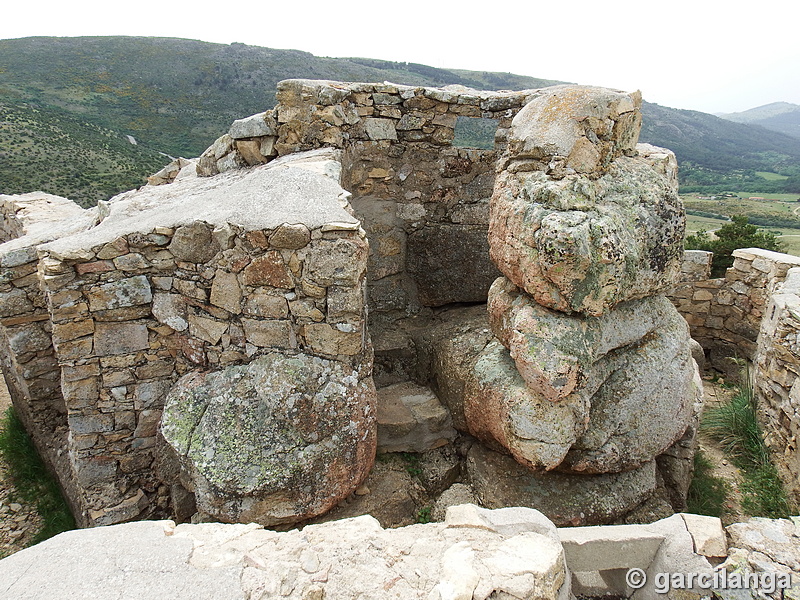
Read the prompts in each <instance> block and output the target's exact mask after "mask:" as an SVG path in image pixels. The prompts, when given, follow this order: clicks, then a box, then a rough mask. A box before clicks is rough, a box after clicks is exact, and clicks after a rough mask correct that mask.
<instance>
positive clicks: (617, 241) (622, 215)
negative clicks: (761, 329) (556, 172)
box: [489, 156, 685, 316]
mask: <svg viewBox="0 0 800 600" xmlns="http://www.w3.org/2000/svg"><path fill="white" fill-rule="evenodd" d="M684 230H685V216H684V214H683V209H682V205H681V202H680V199H679V198H678V196H677V192H676V191H675V189H674V183H673V182H672V181H671V180H669V179H667V177H666V176H665V175H662V174H661V173H659V172H657V171H655V170H654V169H653V168H652V167H651V165H650V164H649V163H648V161H647V160H646V159H644V158H637V157H626V156H621V157H619V158H617V159H616V160H615V161H614V162H612V163H611V164H610V165H609V166H608V168H607V170H606V172H604V173H603V174H602V175H601V176H600V177H599V178H597V179H592V178H590V177H589V176H587V175H583V174H580V175H579V174H573V175H566V176H564V177H563V178H554V177H552V176H549V175H548V174H547V173H545V172H543V171H521V172H513V171H512V170H506V171H503V172H501V173H499V174H498V177H497V180H496V182H495V190H494V195H493V197H492V202H491V207H490V222H489V247H490V251H491V257H492V260H493V261H494V263H495V264H496V265H497V266H498V267H499V268H500V270H501V271H502V272H503V274H504V275H505V276H506V277H508V278H509V279H510V280H511V281H512V282H514V284H516V285H517V286H519V287H521V288H523V289H524V290H525V291H526V292H527V293H529V294H530V295H531V296H532V297H533V298H534V300H535V301H536V302H537V303H539V304H541V305H543V306H546V307H548V308H552V309H554V310H559V311H564V312H579V313H583V314H587V315H593V316H598V315H601V314H603V313H604V312H606V311H607V310H609V309H610V308H611V307H613V306H614V305H616V304H618V303H619V302H623V301H625V300H631V299H634V298H642V297H645V296H650V295H653V294H657V293H659V292H661V291H663V290H664V289H665V288H667V287H669V286H670V285H671V284H672V283H673V282H674V280H675V278H676V277H677V275H678V274H679V273H680V269H681V261H682V258H683V248H682V242H683V235H684Z"/></svg>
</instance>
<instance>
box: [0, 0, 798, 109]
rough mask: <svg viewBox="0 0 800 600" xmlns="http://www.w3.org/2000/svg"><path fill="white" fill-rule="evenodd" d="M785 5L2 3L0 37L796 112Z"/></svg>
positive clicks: (691, 1) (618, 1)
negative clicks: (192, 45)
mask: <svg viewBox="0 0 800 600" xmlns="http://www.w3.org/2000/svg"><path fill="white" fill-rule="evenodd" d="M799 25H800V3H797V4H796V3H795V2H794V1H792V0H759V1H755V2H754V1H748V2H743V1H741V0H727V1H725V2H722V1H718V0H670V1H661V2H654V1H648V0H636V1H633V0H609V1H608V2H602V1H600V0H571V1H570V0H549V1H547V2H543V1H542V0H529V1H527V2H485V1H484V2H481V1H478V2H456V1H453V0H451V1H436V0H433V1H431V0H427V1H425V2H422V1H419V0H405V1H401V2H386V1H384V0H373V1H371V2H366V1H364V0H345V1H336V0H329V1H327V2H321V1H318V0H294V1H292V0H280V1H278V2H276V1H274V0H260V1H256V2H222V1H221V0H216V2H213V3H212V2H205V1H203V0H199V1H195V2H185V3H181V2H163V0H158V1H156V0H136V1H133V2H114V1H111V0H104V1H102V2H98V1H94V0H92V1H89V0H76V1H73V2H64V1H63V0H58V1H53V0H39V1H38V2H36V3H34V4H31V3H30V2H14V3H5V6H4V8H3V10H2V14H0V39H8V38H19V37H27V36H40V35H51V36H80V35H132V36H160V37H182V38H190V39H198V40H204V41H209V42H219V43H225V44H228V43H231V42H242V43H245V44H251V45H256V46H266V47H270V48H292V49H298V50H305V51H308V52H311V53H313V54H316V55H317V56H336V57H341V56H362V57H369V58H381V59H386V60H393V61H408V62H416V63H423V64H427V65H431V66H435V67H446V68H460V69H472V70H478V71H503V72H512V73H518V74H521V75H531V76H534V77H542V78H546V79H559V80H563V81H572V82H576V83H585V84H593V85H602V86H606V87H613V88H619V89H623V90H626V91H630V90H634V89H641V90H642V92H643V94H644V97H645V99H647V100H649V101H651V102H656V103H658V104H662V105H665V106H671V107H675V108H689V109H694V110H701V111H704V112H711V113H714V112H734V111H741V110H746V109H748V108H754V107H756V106H760V105H763V104H768V103H770V102H778V101H785V102H793V103H795V104H800V42H799V41H798V38H799V37H800V36H798V26H799Z"/></svg>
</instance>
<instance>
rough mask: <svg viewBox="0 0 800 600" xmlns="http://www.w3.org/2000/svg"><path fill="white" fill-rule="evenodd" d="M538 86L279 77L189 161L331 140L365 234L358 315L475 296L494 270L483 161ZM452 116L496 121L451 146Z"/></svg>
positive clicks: (488, 162) (206, 168) (251, 158)
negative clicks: (273, 88)
mask: <svg viewBox="0 0 800 600" xmlns="http://www.w3.org/2000/svg"><path fill="white" fill-rule="evenodd" d="M540 93H541V92H540V91H539V90H526V91H521V92H485V91H476V90H469V89H466V88H462V87H459V86H448V87H446V88H444V89H438V88H419V87H410V86H402V85H394V84H389V83H385V84H365V83H353V84H344V83H339V82H325V81H308V80H287V81H283V82H281V83H280V84H279V85H278V94H277V99H278V105H277V107H276V109H275V110H274V111H272V112H270V113H262V114H260V115H254V116H252V117H248V118H247V119H241V120H239V121H236V122H235V123H234V124H233V125H232V127H231V129H230V131H229V132H228V134H226V135H225V136H222V137H221V138H220V139H219V140H217V141H216V142H215V144H214V145H212V146H211V147H210V148H209V149H208V150H207V151H206V152H205V153H204V155H203V156H202V157H201V158H200V167H199V172H200V173H201V174H207V175H211V174H214V173H216V172H220V171H224V170H226V169H231V168H236V167H240V166H243V165H254V164H259V163H261V162H266V161H268V160H272V158H273V157H275V156H282V155H285V154H288V153H291V152H297V151H300V150H308V149H313V148H319V147H322V146H333V147H336V148H341V149H342V150H343V151H344V154H343V159H342V165H343V174H342V185H343V186H344V187H345V188H346V189H348V190H350V191H351V192H352V193H353V198H352V200H351V204H352V206H353V208H354V210H355V212H356V214H357V215H358V217H359V218H360V219H361V221H362V224H363V226H364V229H365V230H366V231H367V233H368V235H369V238H370V240H371V242H372V245H371V248H370V257H369V265H368V278H369V285H368V289H369V302H370V310H371V313H370V315H371V316H370V318H371V320H372V322H373V324H374V325H376V326H381V325H382V324H386V323H391V322H393V321H394V320H396V319H397V318H401V317H404V316H407V315H409V314H415V313H418V312H420V310H423V309H424V307H436V306H441V305H445V304H450V303H455V302H483V301H485V300H486V294H487V291H488V289H489V285H490V284H491V282H492V281H493V280H494V278H495V277H496V276H497V275H498V274H499V273H498V271H497V269H496V267H495V266H494V264H493V263H492V262H491V261H490V260H489V258H488V245H487V243H486V231H487V226H488V220H489V211H488V203H489V198H490V197H491V194H492V189H493V186H494V178H495V161H496V159H497V156H498V152H501V151H502V150H503V149H504V148H505V146H506V143H507V141H506V137H507V132H508V128H509V127H510V124H511V120H512V119H513V118H514V116H515V115H516V114H517V112H518V111H519V110H520V109H521V108H522V106H524V105H525V104H526V103H527V102H529V101H530V100H531V99H532V98H534V97H536V96H537V95H538V94H540ZM459 119H461V120H462V121H463V120H464V119H467V120H469V119H488V120H491V121H494V122H496V124H497V133H496V136H495V138H494V140H489V145H490V148H489V149H478V148H468V147H457V146H454V145H453V142H454V139H455V136H456V128H457V126H458V124H459Z"/></svg>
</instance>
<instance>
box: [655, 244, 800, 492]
mask: <svg viewBox="0 0 800 600" xmlns="http://www.w3.org/2000/svg"><path fill="white" fill-rule="evenodd" d="M733 256H734V263H733V266H732V267H730V268H729V269H728V270H727V271H726V273H725V277H722V278H715V279H711V278H709V274H710V265H711V254H710V253H708V252H701V251H686V253H685V259H684V268H683V273H682V278H683V281H682V282H681V283H680V284H678V285H677V286H675V288H674V290H673V291H672V293H671V295H670V298H671V299H672V302H673V303H674V304H675V306H676V307H677V308H678V310H679V311H680V312H681V314H682V315H683V316H684V317H685V318H686V321H687V322H688V323H689V326H690V328H691V332H692V337H693V338H694V339H695V340H697V341H698V342H699V343H700V345H701V346H703V349H704V350H705V353H706V357H707V359H708V361H709V363H710V365H711V366H713V367H714V368H716V369H717V370H719V371H720V372H722V373H724V374H725V376H726V377H730V378H731V379H736V378H738V377H739V376H740V375H741V371H742V369H743V363H742V361H745V364H748V363H749V364H751V368H750V369H749V372H748V375H747V377H749V378H750V383H751V384H752V386H753V389H754V391H755V393H756V397H757V399H758V407H759V418H760V420H761V423H762V426H763V428H764V432H765V434H766V441H767V443H768V445H769V447H770V448H771V449H772V452H773V458H774V459H775V461H776V463H777V466H778V468H779V471H780V473H781V475H782V478H783V480H784V482H785V484H786V486H787V488H788V489H789V490H790V492H791V493H792V495H793V496H794V500H795V501H797V500H798V499H800V483H798V482H800V453H798V437H797V436H798V429H799V427H798V425H799V424H800V414H799V413H798V406H800V404H798V402H799V401H800V395H798V393H800V386H797V385H795V384H796V382H797V376H798V373H800V350H798V346H797V340H798V338H797V332H798V325H797V324H798V316H797V315H800V312H798V301H799V299H798V292H800V287H798V277H800V258H798V257H796V256H792V255H788V254H782V253H778V252H771V251H769V250H762V249H760V248H742V249H739V250H735V251H734V252H733ZM731 359H739V360H738V361H737V360H731Z"/></svg>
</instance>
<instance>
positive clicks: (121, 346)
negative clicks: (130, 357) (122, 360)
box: [94, 323, 150, 356]
mask: <svg viewBox="0 0 800 600" xmlns="http://www.w3.org/2000/svg"><path fill="white" fill-rule="evenodd" d="M149 347H150V346H149V343H148V340H147V326H146V325H145V324H144V323H97V324H96V325H95V330H94V353H95V355H96V356H112V355H115V354H128V353H131V352H136V351H138V350H145V349H147V348H149Z"/></svg>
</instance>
